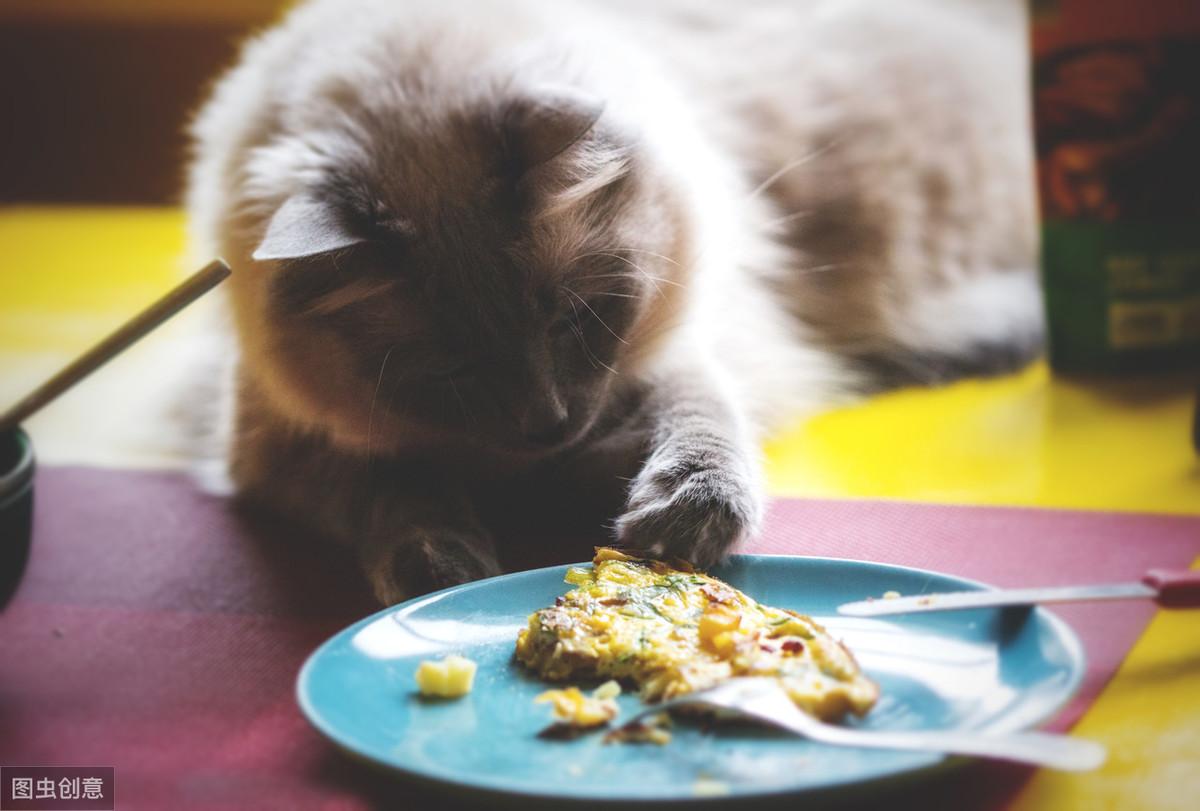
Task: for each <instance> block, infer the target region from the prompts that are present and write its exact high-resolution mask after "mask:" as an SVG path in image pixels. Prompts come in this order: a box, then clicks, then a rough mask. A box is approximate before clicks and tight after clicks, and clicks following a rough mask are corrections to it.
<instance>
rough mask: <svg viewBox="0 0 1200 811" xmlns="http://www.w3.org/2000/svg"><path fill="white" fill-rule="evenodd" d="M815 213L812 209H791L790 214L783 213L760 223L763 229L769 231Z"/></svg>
mask: <svg viewBox="0 0 1200 811" xmlns="http://www.w3.org/2000/svg"><path fill="white" fill-rule="evenodd" d="M815 213H816V212H814V211H793V212H792V213H791V214H784V215H783V216H782V217H776V218H775V219H773V220H767V221H766V222H764V223H763V224H762V227H763V230H764V231H769V230H771V229H772V228H775V227H777V226H780V225H787V224H788V223H792V222H796V221H798V220H804V219H808V218H809V217H811V216H812V215H813V214H815Z"/></svg>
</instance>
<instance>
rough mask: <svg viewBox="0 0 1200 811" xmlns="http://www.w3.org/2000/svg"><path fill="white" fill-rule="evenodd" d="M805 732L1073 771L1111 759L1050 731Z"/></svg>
mask: <svg viewBox="0 0 1200 811" xmlns="http://www.w3.org/2000/svg"><path fill="white" fill-rule="evenodd" d="M797 731H799V730H797ZM803 733H804V734H806V735H807V736H808V737H809V738H812V739H813V740H820V741H824V742H826V743H833V744H842V745H845V746H864V747H870V748H878V749H906V750H910V751H921V752H941V753H944V754H947V755H971V756H974V757H985V758H994V759H998V760H1012V761H1016V762H1018V763H1030V764H1033V765H1035V766H1047V767H1049V768H1052V769H1059V770H1062V771H1069V772H1081V771H1088V770H1090V769H1094V768H1096V767H1097V766H1099V765H1100V764H1102V763H1103V762H1104V759H1105V757H1106V756H1107V753H1106V751H1105V749H1104V747H1103V746H1101V745H1100V744H1098V743H1096V742H1094V741H1088V740H1084V739H1082V738H1072V737H1069V736H1066V735H1054V734H1051V733H1048V732H1014V733H1007V734H992V735H989V734H985V733H979V732H973V733H969V734H958V733H954V732H924V731H920V732H860V731H858V730H853V729H845V728H837V727H824V728H822V729H821V730H820V732H819V733H817V732H816V731H815V730H812V729H805V730H803Z"/></svg>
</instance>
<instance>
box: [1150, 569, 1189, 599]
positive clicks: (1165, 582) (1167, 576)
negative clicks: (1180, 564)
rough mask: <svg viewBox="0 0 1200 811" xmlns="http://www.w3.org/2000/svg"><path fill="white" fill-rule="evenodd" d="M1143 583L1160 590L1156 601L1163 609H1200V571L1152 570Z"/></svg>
mask: <svg viewBox="0 0 1200 811" xmlns="http://www.w3.org/2000/svg"><path fill="white" fill-rule="evenodd" d="M1142 582H1143V583H1145V584H1146V585H1147V586H1150V587H1151V588H1154V589H1158V596H1157V597H1155V598H1154V601H1155V602H1157V603H1158V604H1159V605H1161V606H1162V607H1163V608H1200V569H1193V570H1191V571H1189V570H1187V569H1176V570H1171V569H1151V570H1150V571H1148V572H1146V576H1145V577H1143V578H1142Z"/></svg>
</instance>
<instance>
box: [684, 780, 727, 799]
mask: <svg viewBox="0 0 1200 811" xmlns="http://www.w3.org/2000/svg"><path fill="white" fill-rule="evenodd" d="M729 793H730V790H729V784H728V783H726V782H723V781H721V780H714V779H713V778H711V777H697V778H696V782H695V783H692V796H693V797H724V796H726V795H728V794H729Z"/></svg>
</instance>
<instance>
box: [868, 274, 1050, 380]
mask: <svg viewBox="0 0 1200 811" xmlns="http://www.w3.org/2000/svg"><path fill="white" fill-rule="evenodd" d="M1044 344H1045V318H1044V310H1043V303H1042V293H1041V288H1040V286H1039V284H1038V279H1037V274H1036V272H1035V271H1034V270H1033V269H1032V268H1029V269H1020V270H1007V271H997V272H992V273H988V274H982V275H979V276H976V277H974V278H970V279H963V280H959V281H957V282H956V283H955V284H953V285H950V286H948V287H945V288H944V289H941V290H932V291H924V292H923V293H922V295H921V296H919V297H916V298H914V300H912V301H911V302H908V303H907V304H906V306H905V307H904V308H903V313H902V315H901V316H900V317H899V318H896V319H894V320H892V321H891V323H890V324H889V325H888V329H887V331H886V333H884V334H882V335H880V336H879V337H877V338H876V339H875V340H872V341H870V342H869V343H868V344H867V345H865V346H854V347H847V349H846V355H845V356H846V358H847V360H848V362H849V364H850V365H851V367H852V368H853V369H854V371H855V373H856V377H857V378H858V379H859V381H860V385H861V386H862V389H863V391H864V392H873V391H880V390H883V389H889V388H897V387H901V386H907V385H923V386H936V385H942V384H945V383H950V382H952V381H954V380H957V379H960V378H963V377H978V376H985V377H986V376H996V375H1002V374H1007V373H1010V372H1015V371H1018V370H1020V369H1022V368H1024V367H1025V366H1027V365H1028V364H1029V363H1031V362H1032V361H1033V360H1035V359H1037V358H1038V357H1039V356H1040V355H1041V354H1042V351H1043V348H1044Z"/></svg>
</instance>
